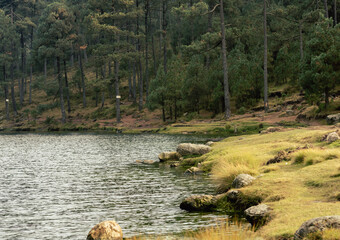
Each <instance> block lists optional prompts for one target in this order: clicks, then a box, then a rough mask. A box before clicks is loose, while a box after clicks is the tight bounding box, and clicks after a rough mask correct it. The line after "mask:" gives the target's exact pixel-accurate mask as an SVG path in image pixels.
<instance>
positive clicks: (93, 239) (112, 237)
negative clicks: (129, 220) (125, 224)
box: [86, 221, 123, 240]
mask: <svg viewBox="0 0 340 240" xmlns="http://www.w3.org/2000/svg"><path fill="white" fill-rule="evenodd" d="M122 239H123V231H122V229H121V227H120V226H119V225H118V223H116V222H115V221H105V222H101V223H99V224H97V225H96V226H94V227H93V228H92V229H91V231H90V232H89V234H88V235H87V238H86V240H122Z"/></svg>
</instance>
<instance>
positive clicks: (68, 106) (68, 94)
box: [64, 60, 71, 113]
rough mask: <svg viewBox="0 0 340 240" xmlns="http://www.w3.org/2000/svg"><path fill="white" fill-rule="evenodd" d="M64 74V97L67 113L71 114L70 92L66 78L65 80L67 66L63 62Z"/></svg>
mask: <svg viewBox="0 0 340 240" xmlns="http://www.w3.org/2000/svg"><path fill="white" fill-rule="evenodd" d="M64 73H65V87H66V97H67V112H68V113H70V112H71V103H70V90H69V87H68V78H67V66H66V61H65V60H64Z"/></svg>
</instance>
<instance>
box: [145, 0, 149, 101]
mask: <svg viewBox="0 0 340 240" xmlns="http://www.w3.org/2000/svg"><path fill="white" fill-rule="evenodd" d="M148 17H149V0H146V2H145V88H146V89H145V91H146V101H147V100H148V96H149V26H148Z"/></svg>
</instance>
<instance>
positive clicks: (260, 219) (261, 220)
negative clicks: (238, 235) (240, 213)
mask: <svg viewBox="0 0 340 240" xmlns="http://www.w3.org/2000/svg"><path fill="white" fill-rule="evenodd" d="M270 211H271V209H270V208H269V207H268V206H267V205H266V204H259V205H257V206H252V207H250V208H248V209H246V210H245V211H244V214H245V217H246V219H247V220H248V222H249V223H250V224H251V225H252V226H255V228H258V227H261V226H263V225H264V224H265V223H266V222H267V221H268V220H269V219H270Z"/></svg>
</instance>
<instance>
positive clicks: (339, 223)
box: [294, 215, 340, 240]
mask: <svg viewBox="0 0 340 240" xmlns="http://www.w3.org/2000/svg"><path fill="white" fill-rule="evenodd" d="M329 228H333V229H339V228H340V216H339V215H335V216H326V217H319V218H313V219H311V220H309V221H307V222H304V223H303V224H302V225H301V227H300V228H299V229H298V230H297V231H296V232H295V234H294V239H295V240H298V239H304V238H305V237H308V235H309V234H311V233H315V232H319V231H323V230H325V229H329Z"/></svg>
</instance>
